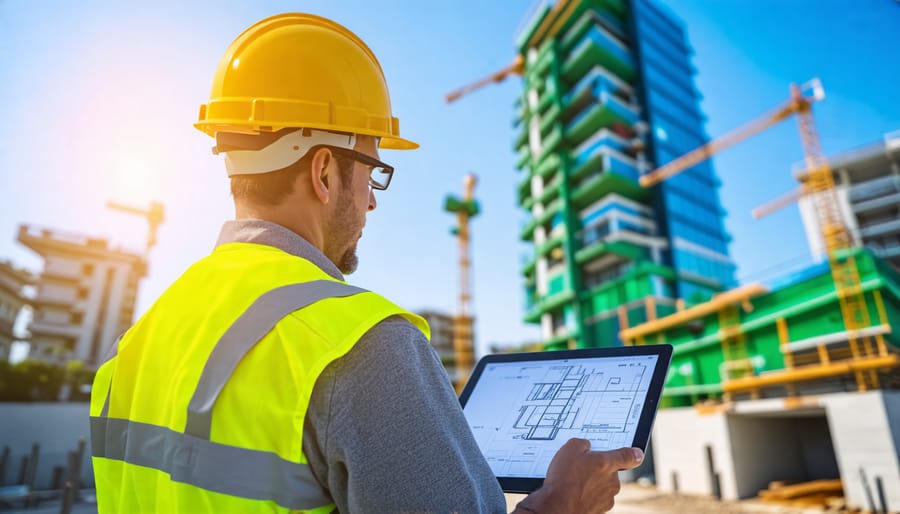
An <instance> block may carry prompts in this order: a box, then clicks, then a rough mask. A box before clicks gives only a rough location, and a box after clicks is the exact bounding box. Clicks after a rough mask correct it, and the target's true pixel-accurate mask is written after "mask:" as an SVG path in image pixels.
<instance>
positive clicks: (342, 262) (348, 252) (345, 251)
mask: <svg viewBox="0 0 900 514" xmlns="http://www.w3.org/2000/svg"><path fill="white" fill-rule="evenodd" d="M357 212H359V210H358V209H357V208H356V202H355V199H354V198H353V196H352V193H351V191H350V187H348V188H347V189H346V190H344V191H342V194H341V195H340V196H339V197H338V202H337V205H336V207H335V211H334V217H333V218H332V219H331V223H329V227H328V233H327V234H326V237H328V239H329V240H330V241H331V242H332V243H334V244H333V245H330V246H331V248H327V249H326V252H325V255H326V256H327V257H328V259H329V260H331V262H333V263H334V265H335V266H337V268H338V269H339V270H340V271H341V273H343V274H345V275H349V274H351V273H353V272H354V271H356V268H357V266H359V257H357V255H356V247H357V243H358V241H359V239H358V238H359V234H360V231H361V230H362V223H360V224H356V223H354V224H353V226H349V225H348V220H347V219H346V215H348V214H354V213H357ZM342 218H343V219H342ZM336 252H340V254H339V255H334V253H336Z"/></svg>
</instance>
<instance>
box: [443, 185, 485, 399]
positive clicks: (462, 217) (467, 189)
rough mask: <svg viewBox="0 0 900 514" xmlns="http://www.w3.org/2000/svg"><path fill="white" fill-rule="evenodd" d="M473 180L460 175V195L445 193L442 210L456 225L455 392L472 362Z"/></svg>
mask: <svg viewBox="0 0 900 514" xmlns="http://www.w3.org/2000/svg"><path fill="white" fill-rule="evenodd" d="M477 182H478V179H477V177H476V176H475V175H473V174H471V173H469V174H467V175H466V176H465V177H464V178H463V197H462V198H461V199H460V198H457V197H454V196H447V198H446V199H445V200H444V210H445V211H447V212H450V213H453V214H456V221H457V225H456V226H455V227H453V229H452V230H451V234H453V235H455V236H456V237H457V241H458V242H459V304H458V306H457V312H456V317H455V318H454V321H453V351H454V354H455V361H456V365H455V368H456V382H455V384H454V385H455V386H456V390H457V392H461V391H462V388H463V386H464V385H465V383H466V380H467V379H468V378H469V373H471V371H472V364H473V362H474V338H473V330H472V321H473V318H472V316H471V315H470V314H469V304H470V302H471V301H472V293H471V289H470V281H469V268H470V267H471V260H470V258H469V220H470V219H472V218H474V217H475V216H477V215H478V213H479V212H480V207H479V205H478V201H476V200H475V184H476V183H477Z"/></svg>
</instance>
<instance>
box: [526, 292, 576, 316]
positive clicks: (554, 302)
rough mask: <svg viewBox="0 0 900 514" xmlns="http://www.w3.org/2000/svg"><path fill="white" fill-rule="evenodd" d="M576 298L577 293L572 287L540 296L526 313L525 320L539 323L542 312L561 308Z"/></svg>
mask: <svg viewBox="0 0 900 514" xmlns="http://www.w3.org/2000/svg"><path fill="white" fill-rule="evenodd" d="M574 299H575V293H574V292H573V291H572V290H571V289H569V290H566V291H562V292H560V293H557V294H554V295H547V296H544V297H543V298H539V299H538V300H537V301H536V302H535V303H534V307H533V308H532V309H531V310H529V311H528V312H527V313H526V314H525V321H526V322H528V323H537V322H539V321H540V320H541V315H542V314H544V313H546V312H550V311H552V310H555V309H559V308H560V307H562V306H563V305H565V304H567V303H569V302H571V301H573V300H574Z"/></svg>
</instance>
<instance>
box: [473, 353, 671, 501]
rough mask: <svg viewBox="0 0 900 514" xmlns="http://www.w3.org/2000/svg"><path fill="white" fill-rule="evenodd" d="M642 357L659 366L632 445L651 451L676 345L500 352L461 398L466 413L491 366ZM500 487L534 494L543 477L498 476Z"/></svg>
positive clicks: (480, 369)
mask: <svg viewBox="0 0 900 514" xmlns="http://www.w3.org/2000/svg"><path fill="white" fill-rule="evenodd" d="M640 355H656V356H657V360H656V366H654V368H653V377H652V378H651V379H650V385H649V387H648V388H647V398H646V399H645V401H644V404H643V407H642V408H641V417H640V419H639V420H638V426H637V430H636V432H635V434H634V442H633V443H632V446H634V447H636V448H640V449H642V450H644V451H645V452H646V451H647V443H648V441H649V440H650V432H651V431H652V430H653V421H654V419H655V418H656V411H657V409H658V408H659V400H660V397H661V396H662V389H663V384H664V383H665V381H666V372H667V371H668V369H669V364H670V363H671V360H672V345H669V344H658V345H644V346H617V347H612V348H583V349H578V350H557V351H548V352H528V353H496V354H491V355H485V356H484V357H482V358H481V360H479V361H478V364H477V365H476V366H475V369H474V370H473V371H472V375H471V376H470V377H469V380H468V382H466V386H465V387H464V388H463V391H462V393H461V394H460V396H459V403H460V405H461V406H462V408H463V410H465V407H466V402H467V401H468V400H469V397H470V396H471V395H472V392H473V391H474V390H475V386H476V384H477V383H478V379H479V378H481V374H482V372H483V371H484V368H485V367H486V366H487V365H488V364H493V363H498V362H499V363H505V362H530V361H549V360H560V359H586V358H597V357H600V358H615V357H633V356H640ZM497 481H498V482H500V487H501V488H502V489H503V491H504V492H507V493H530V492H532V491H534V490H536V489H537V488H539V487H541V485H543V483H544V479H543V478H533V477H497Z"/></svg>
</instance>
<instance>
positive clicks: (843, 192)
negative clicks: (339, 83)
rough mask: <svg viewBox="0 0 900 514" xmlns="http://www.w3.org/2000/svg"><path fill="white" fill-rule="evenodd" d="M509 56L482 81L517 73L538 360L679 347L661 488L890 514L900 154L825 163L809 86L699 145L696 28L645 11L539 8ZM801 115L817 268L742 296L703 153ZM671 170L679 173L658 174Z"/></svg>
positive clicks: (746, 289) (899, 309) (896, 398)
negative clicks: (556, 352) (687, 30)
mask: <svg viewBox="0 0 900 514" xmlns="http://www.w3.org/2000/svg"><path fill="white" fill-rule="evenodd" d="M516 44H517V46H518V50H519V59H517V61H516V64H514V65H513V66H511V67H510V68H508V69H507V70H504V71H503V72H500V73H498V74H495V75H494V76H492V77H490V79H491V80H498V79H502V78H503V77H504V76H505V74H508V73H521V74H522V76H523V86H524V91H523V93H522V96H521V98H519V99H518V100H517V101H516V104H515V110H516V119H515V121H514V125H515V128H516V135H515V142H514V148H515V149H516V151H517V153H518V159H517V163H516V166H517V168H518V169H519V170H521V172H522V176H521V179H520V181H519V183H518V188H517V193H518V195H517V196H518V201H519V203H520V205H521V206H522V207H523V208H524V209H525V210H526V212H527V213H528V219H527V220H526V223H525V224H524V227H523V229H522V232H521V238H522V239H523V240H524V241H526V242H530V243H532V244H533V246H532V249H533V251H532V252H531V253H529V254H528V255H527V256H526V259H525V264H524V269H523V274H524V276H525V286H526V303H527V306H526V316H525V319H526V321H529V322H535V323H540V325H541V327H542V335H543V337H544V339H545V343H544V344H543V347H544V348H545V349H563V348H573V347H594V346H615V345H619V344H625V345H640V344H656V343H667V344H672V345H673V347H674V354H673V361H672V365H671V368H670V370H669V374H668V376H667V380H666V388H665V391H664V401H663V404H662V407H663V408H662V409H661V410H660V412H659V414H658V416H657V420H656V425H655V428H654V433H653V437H652V440H651V441H652V445H653V452H652V455H653V465H654V471H655V478H656V481H657V484H658V487H659V488H660V489H662V490H665V491H680V492H687V493H694V494H709V495H714V496H716V497H720V498H725V499H737V498H746V497H751V496H756V495H757V494H760V495H762V496H763V497H768V498H782V497H783V498H788V497H790V498H796V497H797V495H805V496H804V498H805V499H806V500H807V501H810V502H812V504H815V503H816V502H818V503H819V504H822V505H824V504H825V500H826V499H828V498H831V497H832V496H838V497H840V496H843V498H844V499H843V500H842V501H843V502H844V505H845V506H847V507H850V508H856V509H862V510H868V511H875V510H881V511H900V392H898V391H897V389H900V373H898V368H900V352H898V348H900V335H898V334H897V332H898V331H897V330H894V327H898V326H900V274H898V272H897V259H898V255H900V239H898V235H897V234H898V232H900V225H898V221H897V220H898V219H900V211H898V208H900V171H898V162H897V155H898V152H900V139H898V138H897V137H896V135H894V136H892V135H888V136H887V137H885V142H884V144H878V145H873V146H870V147H867V148H864V149H861V150H857V151H852V152H848V153H846V154H842V155H839V156H837V157H833V158H830V159H827V160H826V159H825V158H824V156H823V154H822V153H821V147H820V144H819V141H818V135H817V133H816V130H815V124H814V121H813V119H812V114H811V112H812V111H811V104H812V102H814V101H818V100H821V99H822V98H823V97H824V96H823V95H822V94H821V93H822V92H821V83H819V82H818V81H817V80H813V81H810V83H809V84H807V85H804V86H792V87H791V99H790V100H789V101H788V102H787V103H786V104H785V105H784V106H782V107H781V108H780V109H779V110H778V114H777V115H767V116H768V119H767V118H761V119H760V120H755V121H754V122H753V123H748V124H747V125H746V126H745V128H741V129H738V130H736V131H735V132H734V133H730V134H729V135H727V136H726V137H725V138H721V139H720V140H716V142H714V143H712V144H709V143H710V141H709V138H708V137H707V135H706V133H705V131H704V129H703V121H704V117H703V115H702V114H701V113H700V111H699V109H698V105H697V102H698V100H697V99H698V98H699V94H698V93H697V91H696V89H695V87H694V84H693V78H692V77H693V73H694V69H693V68H692V66H691V64H690V55H691V49H690V46H689V44H688V43H687V41H686V38H685V36H684V30H683V28H682V27H681V25H680V24H679V22H677V21H676V20H675V19H674V17H673V16H672V15H670V14H668V13H667V12H666V11H664V10H662V8H661V7H660V6H658V5H657V4H656V3H654V2H653V1H651V0H558V1H556V2H542V3H540V4H538V5H537V6H536V8H535V10H534V11H533V12H532V13H531V14H530V15H529V16H527V17H526V22H525V23H524V24H523V28H522V29H521V30H520V33H519V34H518V36H517V41H516ZM484 83H485V81H482V82H480V83H478V84H475V85H473V86H480V85H481V84H484ZM806 86H809V87H811V89H812V90H813V95H812V96H806V95H805V94H804V93H803V90H804V89H803V88H804V87H806ZM471 89H472V88H471V87H470V88H467V89H463V90H460V92H462V93H465V92H468V91H469V90H471ZM455 94H456V93H455ZM455 94H454V95H455ZM454 97H455V96H453V95H451V96H450V97H448V100H451V99H452V98H454ZM794 114H796V115H797V116H798V118H799V120H798V121H799V122H800V132H801V137H800V140H801V142H802V143H803V147H804V153H805V155H806V157H807V159H806V162H805V163H804V165H803V167H802V169H800V170H798V171H797V177H798V179H799V180H800V182H801V191H803V194H802V195H800V208H801V212H802V213H803V216H804V221H805V223H806V227H807V234H808V235H809V240H810V245H811V248H812V250H813V253H814V254H815V255H818V256H820V262H819V263H816V264H813V265H811V266H808V267H807V268H806V269H803V270H801V271H798V272H795V273H793V274H791V275H789V276H786V277H782V278H781V279H779V280H776V281H774V282H773V283H771V284H768V285H762V284H746V285H743V286H740V287H736V286H737V284H736V281H735V279H734V271H735V267H734V265H733V263H732V261H731V259H730V258H729V256H728V248H727V247H728V242H729V239H730V238H729V235H728V234H727V233H726V232H725V230H724V228H723V218H724V215H725V212H724V210H723V209H722V207H721V205H720V202H719V199H718V194H717V190H718V187H719V185H720V182H719V180H718V179H717V177H716V175H715V173H714V172H713V170H712V168H711V167H710V165H709V163H708V161H706V160H705V159H706V158H707V157H709V156H710V155H712V154H713V153H714V152H715V151H717V150H718V149H721V148H724V147H727V146H729V145H730V144H734V143H735V142H737V141H740V140H742V139H744V138H746V137H749V136H750V135H752V134H754V133H757V132H758V131H760V130H763V129H764V128H767V127H769V126H772V125H773V124H774V123H777V122H779V121H781V120H783V119H786V118H788V117H790V116H792V115H794ZM729 136H730V139H729V140H728V141H727V142H725V141H726V138H728V137H729ZM700 147H703V148H702V149H701V148H700ZM695 149H697V150H695ZM692 151H693V152H692ZM686 154H690V156H688V155H686ZM675 161H680V162H679V164H678V165H676V164H675ZM661 166H668V167H670V168H671V170H673V171H674V169H675V168H676V167H678V168H679V169H678V170H677V171H675V172H673V173H669V174H668V175H667V176H668V177H670V178H668V180H665V181H661V180H660V181H652V182H651V181H648V180H647V179H648V178H649V177H648V175H654V174H656V173H658V172H659V170H658V168H659V167H661ZM651 170H655V171H654V172H653V173H651V172H650V171H651ZM679 172H680V174H678V175H677V176H674V175H675V173H679ZM832 179H833V180H832ZM641 184H643V185H644V186H650V185H652V186H653V187H647V188H644V187H641ZM795 482H805V483H802V484H799V485H798V486H797V487H795V488H793V489H781V487H782V486H783V485H784V484H789V483H795ZM761 491H762V492H761ZM792 495H793V496H792Z"/></svg>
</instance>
